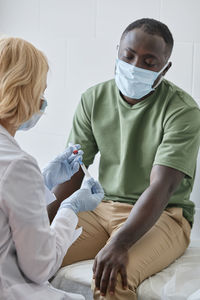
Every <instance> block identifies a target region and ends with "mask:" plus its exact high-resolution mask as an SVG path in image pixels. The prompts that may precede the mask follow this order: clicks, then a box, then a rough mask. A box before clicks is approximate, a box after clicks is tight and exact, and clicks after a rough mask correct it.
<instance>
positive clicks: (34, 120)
mask: <svg viewBox="0 0 200 300" xmlns="http://www.w3.org/2000/svg"><path fill="white" fill-rule="evenodd" d="M42 100H43V102H42V106H41V108H40V112H38V113H35V114H34V115H32V117H31V118H30V119H29V120H28V121H26V122H24V123H23V124H21V125H20V126H19V128H18V130H29V129H31V128H32V127H34V126H35V125H36V123H37V122H38V121H39V119H40V118H41V116H42V114H43V113H44V111H45V108H46V107H47V101H46V99H44V98H42Z"/></svg>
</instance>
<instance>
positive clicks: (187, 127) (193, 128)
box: [154, 107, 200, 178]
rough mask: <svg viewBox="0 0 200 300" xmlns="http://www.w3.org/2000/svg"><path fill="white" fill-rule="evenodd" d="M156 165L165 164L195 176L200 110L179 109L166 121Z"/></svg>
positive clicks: (199, 136) (199, 141) (155, 161)
mask: <svg viewBox="0 0 200 300" xmlns="http://www.w3.org/2000/svg"><path fill="white" fill-rule="evenodd" d="M163 131H164V134H163V139H162V142H161V144H160V145H159V147H158V149H157V152H156V155H155V160H154V165H156V164H159V165H165V166H168V167H171V168H174V169H177V170H179V171H181V172H183V173H184V174H186V175H187V176H189V177H191V178H192V177H193V176H194V173H195V167H196V159H197V154H198V149H199V143H200V111H199V109H198V108H197V107H196V108H194V107H193V108H188V109H181V108H180V109H178V110H177V111H176V112H175V113H173V114H172V115H171V116H170V117H169V118H168V119H167V120H166V122H165V124H164V128H163Z"/></svg>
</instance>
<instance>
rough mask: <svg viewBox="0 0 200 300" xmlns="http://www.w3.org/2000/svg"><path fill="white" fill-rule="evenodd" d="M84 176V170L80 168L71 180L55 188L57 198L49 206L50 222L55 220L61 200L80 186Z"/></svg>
mask: <svg viewBox="0 0 200 300" xmlns="http://www.w3.org/2000/svg"><path fill="white" fill-rule="evenodd" d="M83 177H84V174H83V171H82V169H80V170H79V171H78V172H77V173H76V174H74V176H73V177H72V178H71V180H69V181H66V182H64V183H62V184H59V185H58V186H56V187H55V188H54V189H53V193H54V194H55V196H56V200H55V201H54V202H52V203H51V204H49V205H48V207H47V210H48V215H49V220H50V222H52V221H53V218H54V217H55V215H56V213H57V210H58V208H59V207H60V204H61V202H62V201H63V200H64V199H66V198H67V197H69V196H70V195H71V194H73V193H74V192H75V191H76V190H78V189H79V188H80V186H81V183H82V181H83Z"/></svg>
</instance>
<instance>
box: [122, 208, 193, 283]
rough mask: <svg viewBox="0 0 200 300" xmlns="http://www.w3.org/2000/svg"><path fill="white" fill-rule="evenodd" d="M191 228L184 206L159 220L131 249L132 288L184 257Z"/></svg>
mask: <svg viewBox="0 0 200 300" xmlns="http://www.w3.org/2000/svg"><path fill="white" fill-rule="evenodd" d="M190 231H191V227H190V225H189V223H188V222H187V220H186V219H185V218H184V217H183V215H182V209H181V208H175V207H174V208H170V209H168V210H166V211H164V212H163V213H162V215H161V217H160V218H159V220H158V221H157V223H156V224H155V225H154V226H153V227H152V228H151V229H150V230H149V231H148V232H147V233H146V234H145V235H144V236H143V237H142V238H141V239H140V240H139V241H137V242H136V243H135V245H133V247H131V248H130V250H129V263H128V267H127V274H128V280H129V283H130V285H131V286H132V288H137V287H138V285H139V284H140V283H141V282H142V281H143V280H145V279H146V278H148V277H149V276H151V275H153V274H156V273H158V272H159V271H161V270H163V269H164V268H165V267H167V266H168V265H169V264H171V263H172V262H173V261H175V260H176V259H177V258H178V257H180V256H181V255H182V254H183V253H184V252H185V250H186V248H187V247H188V245H189V242H190Z"/></svg>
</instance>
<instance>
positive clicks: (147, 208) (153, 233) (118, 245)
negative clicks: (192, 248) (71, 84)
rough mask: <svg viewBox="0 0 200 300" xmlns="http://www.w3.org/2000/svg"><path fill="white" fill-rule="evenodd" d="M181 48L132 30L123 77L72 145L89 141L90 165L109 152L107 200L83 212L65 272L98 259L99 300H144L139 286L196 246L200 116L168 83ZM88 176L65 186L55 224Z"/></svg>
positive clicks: (96, 92)
mask: <svg viewBox="0 0 200 300" xmlns="http://www.w3.org/2000/svg"><path fill="white" fill-rule="evenodd" d="M172 48H173V37H172V35H171V33H170V31H169V29H168V27H167V26H166V25H164V24H162V23H161V22H159V21H156V20H153V19H141V20H137V21H135V22H133V23H132V24H130V25H129V26H128V27H127V28H126V29H125V31H124V32H123V34H122V37H121V40H120V45H119V49H118V59H117V61H116V69H115V80H114V79H113V80H110V81H107V82H104V83H101V84H99V85H96V86H95V87H92V88H90V89H89V90H87V91H86V92H85V93H84V94H83V95H82V99H81V102H80V104H79V106H78V108H77V110H76V113H75V116H74V121H73V128H72V131H71V134H70V137H69V141H72V142H74V143H80V144H81V146H82V149H83V151H84V163H85V164H86V166H89V165H90V164H92V162H93V159H94V156H95V154H96V153H97V152H98V151H100V155H101V158H100V166H99V179H100V182H101V184H102V186H103V188H104V191H105V198H104V201H103V202H102V203H100V205H99V206H98V207H97V208H96V209H95V210H94V211H93V212H86V213H85V212H84V213H80V214H79V226H82V227H83V234H82V235H81V237H80V238H79V239H78V240H77V242H75V243H74V245H73V246H72V247H71V248H70V250H69V252H68V253H67V255H66V257H65V259H64V261H63V265H67V264H71V263H73V262H76V261H80V260H84V259H92V258H95V262H94V267H93V272H94V299H106V300H108V299H123V300H124V299H137V296H136V289H137V287H138V285H139V284H140V283H141V282H142V281H143V280H144V279H146V278H147V277H149V276H151V275H153V274H155V273H157V272H159V271H161V270H162V269H163V268H165V267H167V266H168V265H169V264H170V263H172V262H173V261H174V260H175V259H176V258H178V257H179V256H180V255H182V254H183V253H184V251H185V250H186V248H187V246H188V244H189V238H190V231H191V225H192V222H193V215H194V204H193V203H192V202H191V201H190V200H189V196H190V193H191V191H192V186H193V182H194V175H195V165H196V157H197V153H198V147H199V139H200V112H199V108H198V106H197V105H196V103H195V102H194V100H193V99H192V98H191V97H190V96H189V95H188V94H187V93H185V92H184V91H183V90H181V89H180V88H178V87H177V86H175V85H174V84H172V83H170V82H168V81H167V80H162V79H163V77H164V75H165V74H166V72H167V71H168V70H169V68H170V67H171V65H172V63H171V62H169V58H170V55H171V52H172ZM82 179H83V173H82V171H79V173H77V175H75V176H74V178H72V180H71V182H70V184H67V183H65V184H63V185H62V186H59V187H57V189H56V190H55V193H56V195H57V197H58V199H59V200H58V201H57V203H54V204H53V205H52V206H51V207H50V210H49V213H50V218H51V216H53V215H54V213H55V211H56V209H57V207H58V205H59V203H60V201H62V200H63V199H64V198H66V197H67V196H68V193H72V192H73V191H74V190H76V189H77V188H79V187H80V184H81V182H82ZM66 191H68V193H67V192H66Z"/></svg>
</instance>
